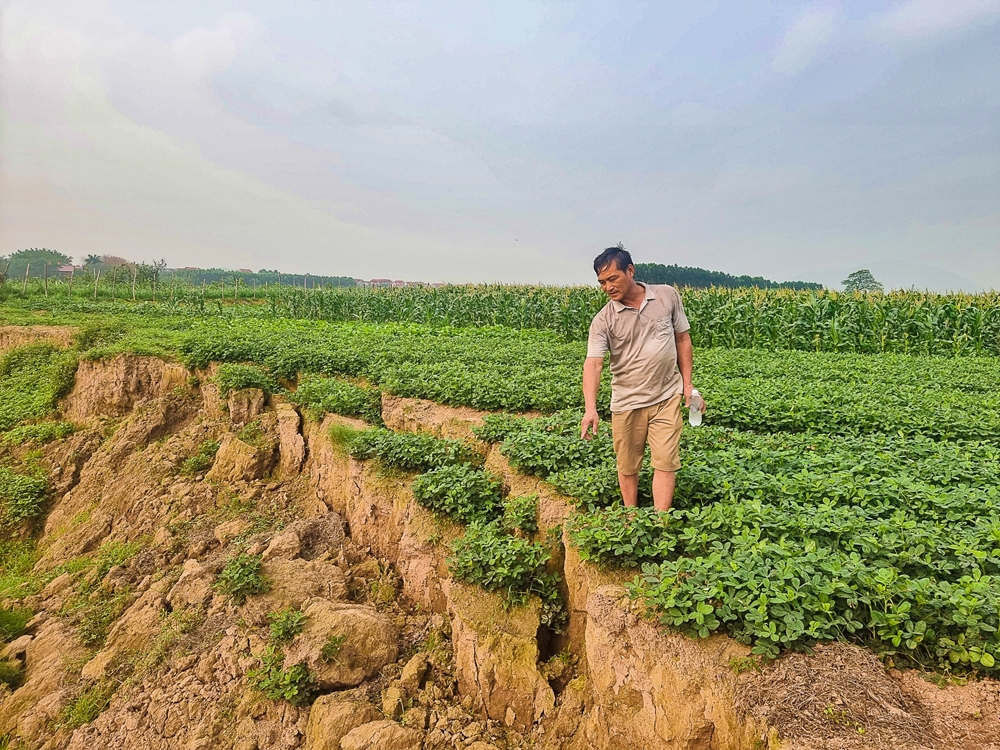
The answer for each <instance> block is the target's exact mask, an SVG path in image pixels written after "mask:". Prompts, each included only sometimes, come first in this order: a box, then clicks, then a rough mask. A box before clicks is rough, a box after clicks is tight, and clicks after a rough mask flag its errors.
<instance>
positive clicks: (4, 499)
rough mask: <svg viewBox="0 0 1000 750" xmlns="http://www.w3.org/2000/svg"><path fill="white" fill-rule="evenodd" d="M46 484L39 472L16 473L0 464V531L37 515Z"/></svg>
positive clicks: (11, 527) (14, 526) (7, 529)
mask: <svg viewBox="0 0 1000 750" xmlns="http://www.w3.org/2000/svg"><path fill="white" fill-rule="evenodd" d="M47 486H48V482H47V481H46V479H45V476H44V475H43V474H41V473H33V474H18V473H17V472H15V471H12V470H11V469H8V468H7V467H5V466H0V533H3V532H5V531H10V530H11V529H14V528H16V527H17V526H18V525H19V524H21V523H22V522H23V521H27V520H29V519H32V518H35V517H36V516H38V514H39V513H41V509H42V503H43V502H44V500H45V492H46V489H47Z"/></svg>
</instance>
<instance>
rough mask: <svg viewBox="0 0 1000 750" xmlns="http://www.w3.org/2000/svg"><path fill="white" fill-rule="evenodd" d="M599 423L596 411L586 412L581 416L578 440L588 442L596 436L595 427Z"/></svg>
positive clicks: (599, 419)
mask: <svg viewBox="0 0 1000 750" xmlns="http://www.w3.org/2000/svg"><path fill="white" fill-rule="evenodd" d="M600 423H601V418H600V417H599V416H597V410H596V409H595V410H594V411H588V412H587V413H586V414H584V415H583V421H581V422H580V439H581V440H590V439H591V438H592V437H594V436H595V435H596V434H597V425H599V424H600Z"/></svg>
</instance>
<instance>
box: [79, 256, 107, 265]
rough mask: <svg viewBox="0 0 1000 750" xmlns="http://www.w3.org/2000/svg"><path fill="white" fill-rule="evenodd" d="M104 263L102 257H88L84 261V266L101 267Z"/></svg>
mask: <svg viewBox="0 0 1000 750" xmlns="http://www.w3.org/2000/svg"><path fill="white" fill-rule="evenodd" d="M102 262H103V261H102V260H101V256H100V255H88V256H87V257H86V258H85V259H84V261H83V265H85V266H88V267H92V266H99V265H101V263H102Z"/></svg>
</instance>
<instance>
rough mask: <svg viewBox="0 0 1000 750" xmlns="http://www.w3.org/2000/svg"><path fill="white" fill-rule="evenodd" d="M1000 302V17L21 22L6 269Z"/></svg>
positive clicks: (800, 10)
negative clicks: (610, 276)
mask: <svg viewBox="0 0 1000 750" xmlns="http://www.w3.org/2000/svg"><path fill="white" fill-rule="evenodd" d="M619 241H620V242H623V243H624V244H625V246H626V248H628V249H629V250H630V251H631V252H632V255H633V257H634V259H635V260H636V262H656V263H665V264H669V263H678V264H680V265H690V266H700V267H703V268H709V269H712V270H720V271H725V272H728V273H733V274H750V275H760V276H765V277H767V278H771V279H776V280H807V281H818V282H822V283H824V284H826V285H829V286H832V287H836V286H839V284H840V281H841V280H842V279H844V278H845V277H846V276H847V275H848V274H849V273H850V272H851V271H854V270H857V269H859V268H868V269H870V270H871V271H872V272H873V273H874V274H875V276H876V278H878V279H879V280H880V281H882V282H883V283H885V284H886V286H887V287H892V288H909V287H916V288H919V289H925V288H926V289H932V290H937V291H945V290H949V289H951V290H958V289H962V290H965V291H977V290H981V289H989V288H994V289H996V288H1000V0H899V1H897V2H818V3H797V2H780V3H778V2H775V3H768V2H754V3H745V2H731V3H727V2H712V1H711V0H704V1H703V2H697V3H691V2H683V3H681V2H677V3H674V2H662V1H661V2H648V3H639V2H615V3H609V2H573V1H572V0H562V1H560V2H524V1H523V0H505V1H504V2H477V1H476V0H462V1H461V2H450V1H449V0H434V1H433V2H429V1H428V2H418V1H416V0H414V1H413V2H389V1H385V2H373V3H364V2H360V1H359V0H354V1H353V2H331V1H329V0H325V1H322V2H318V1H317V2H314V1H312V0H295V2H290V3H274V2H255V1H254V0H249V1H247V0H244V1H243V2H227V1H219V0H199V1H198V2H193V1H190V2H188V1H185V0H173V1H172V2H167V1H163V2H142V1H141V0H120V1H119V0H73V1H72V2H49V1H47V0H0V254H7V253H10V252H12V251H15V250H19V249H23V248H28V247H48V248H51V249H55V250H59V251H61V252H64V253H66V254H68V255H71V256H74V257H75V258H76V259H77V260H82V258H83V257H84V256H86V255H88V254H91V253H96V254H113V255H122V256H125V257H127V258H130V259H134V260H145V261H147V262H148V261H152V260H154V259H160V258H162V259H165V260H166V261H167V262H168V264H169V265H170V266H172V267H173V266H176V267H183V266H199V267H209V266H221V267H229V268H251V269H254V270H257V269H260V268H268V269H271V268H277V269H281V270H282V271H286V272H289V273H303V272H310V273H316V274H320V273H322V274H332V275H345V276H354V277H358V278H364V279H368V278H376V277H377V278H386V277H388V278H393V279H404V280H409V281H429V282H434V281H446V282H494V281H500V282H526V283H536V282H542V283H555V284H589V283H594V275H593V270H592V267H591V263H592V260H593V258H594V256H595V255H597V253H598V252H600V250H602V249H603V248H604V247H607V246H609V245H613V244H616V243H618V242H619Z"/></svg>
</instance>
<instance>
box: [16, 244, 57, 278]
mask: <svg viewBox="0 0 1000 750" xmlns="http://www.w3.org/2000/svg"><path fill="white" fill-rule="evenodd" d="M9 260H10V268H9V269H8V270H7V275H8V276H9V277H12V278H13V277H14V276H23V275H24V271H25V269H26V268H27V267H28V264H29V263H30V264H31V270H30V273H31V275H32V276H41V275H42V274H43V273H44V269H45V266H48V267H49V275H50V276H52V275H54V273H55V269H56V268H57V267H59V266H66V265H69V264H70V263H71V262H72V259H71V258H70V257H69V256H68V255H64V254H63V253H60V252H56V251H55V250H49V249H47V248H38V247H33V248H30V249H28V250H18V251H17V252H16V253H11V254H10V258H9Z"/></svg>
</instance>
